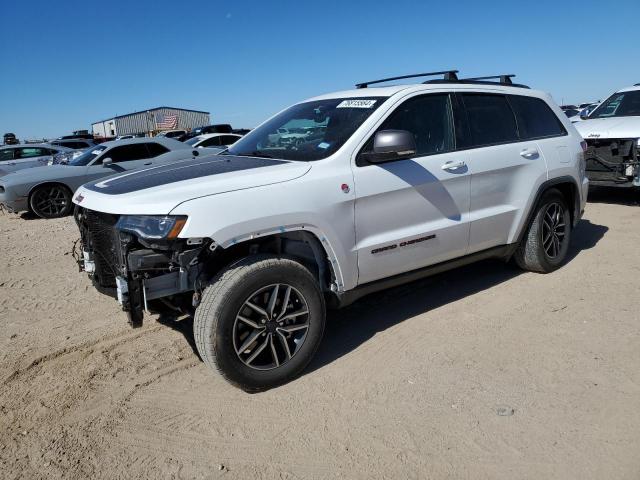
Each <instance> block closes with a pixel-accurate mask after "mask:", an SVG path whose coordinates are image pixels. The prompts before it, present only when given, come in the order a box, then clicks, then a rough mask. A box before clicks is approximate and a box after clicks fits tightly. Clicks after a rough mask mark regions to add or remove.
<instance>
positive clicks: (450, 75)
mask: <svg viewBox="0 0 640 480" xmlns="http://www.w3.org/2000/svg"><path fill="white" fill-rule="evenodd" d="M456 73H458V70H443V71H441V72H429V73H416V74H414V75H402V76H401V77H389V78H383V79H381V80H372V81H370V82H362V83H356V88H367V87H368V86H369V85H373V84H374V83H385V82H390V81H392V80H404V79H405V78H417V77H433V76H435V75H443V78H442V80H443V81H447V82H455V81H457V80H458V76H457V75H456Z"/></svg>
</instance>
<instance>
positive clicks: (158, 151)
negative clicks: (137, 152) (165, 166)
mask: <svg viewBox="0 0 640 480" xmlns="http://www.w3.org/2000/svg"><path fill="white" fill-rule="evenodd" d="M147 148H148V149H149V155H150V156H151V158H153V157H157V156H158V155H162V154H163V153H167V152H168V151H169V149H168V148H167V147H165V146H163V145H160V144H159V143H156V142H151V143H147Z"/></svg>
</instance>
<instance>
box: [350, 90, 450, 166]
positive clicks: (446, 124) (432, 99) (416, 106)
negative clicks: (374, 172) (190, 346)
mask: <svg viewBox="0 0 640 480" xmlns="http://www.w3.org/2000/svg"><path fill="white" fill-rule="evenodd" d="M381 130H406V131H408V132H410V133H412V134H413V137H414V138H415V141H416V148H417V150H416V157H424V156H427V155H435V154H438V153H445V152H451V151H453V150H454V149H455V132H454V128H453V112H452V108H451V99H450V97H449V95H448V94H435V95H423V96H419V97H413V98H410V99H409V100H407V101H405V102H404V103H402V104H401V105H400V106H399V107H397V108H396V109H395V111H394V112H393V113H392V114H391V115H390V116H389V117H388V118H387V119H386V120H385V121H384V123H383V124H382V125H381V126H380V127H379V128H378V129H377V130H376V133H377V132H379V131H381ZM374 136H375V135H373V136H372V137H371V138H370V139H369V140H368V141H367V143H366V145H365V147H364V148H363V150H362V151H363V152H371V151H373V138H374Z"/></svg>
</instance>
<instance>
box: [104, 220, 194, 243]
mask: <svg viewBox="0 0 640 480" xmlns="http://www.w3.org/2000/svg"><path fill="white" fill-rule="evenodd" d="M185 223H187V217H185V216H178V215H123V216H121V217H120V220H118V223H117V224H116V228H117V229H118V230H122V231H123V232H130V233H134V234H136V235H137V236H139V237H140V238H143V239H146V240H174V239H176V238H178V235H179V234H180V231H182V228H183V227H184V224H185Z"/></svg>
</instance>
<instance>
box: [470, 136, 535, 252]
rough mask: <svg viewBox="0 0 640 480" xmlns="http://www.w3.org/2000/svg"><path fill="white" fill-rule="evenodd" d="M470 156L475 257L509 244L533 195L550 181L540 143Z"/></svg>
mask: <svg viewBox="0 0 640 480" xmlns="http://www.w3.org/2000/svg"><path fill="white" fill-rule="evenodd" d="M469 155H470V158H469V169H470V171H471V211H470V218H469V220H470V222H471V228H470V236H469V253H473V252H477V251H480V250H485V249H487V248H491V247H495V246H498V245H506V244H507V243H509V241H510V237H511V233H512V230H513V229H514V228H515V226H516V225H517V224H518V222H519V221H520V218H521V216H522V212H523V209H524V208H525V207H526V203H527V201H528V200H529V196H530V192H531V191H532V189H533V188H534V187H535V185H536V184H537V182H538V180H539V179H544V178H546V171H547V169H546V163H545V160H544V157H543V156H542V153H541V151H540V149H539V147H538V145H537V143H536V142H520V143H512V144H508V145H495V146H491V147H486V148H477V149H473V150H470V151H469Z"/></svg>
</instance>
